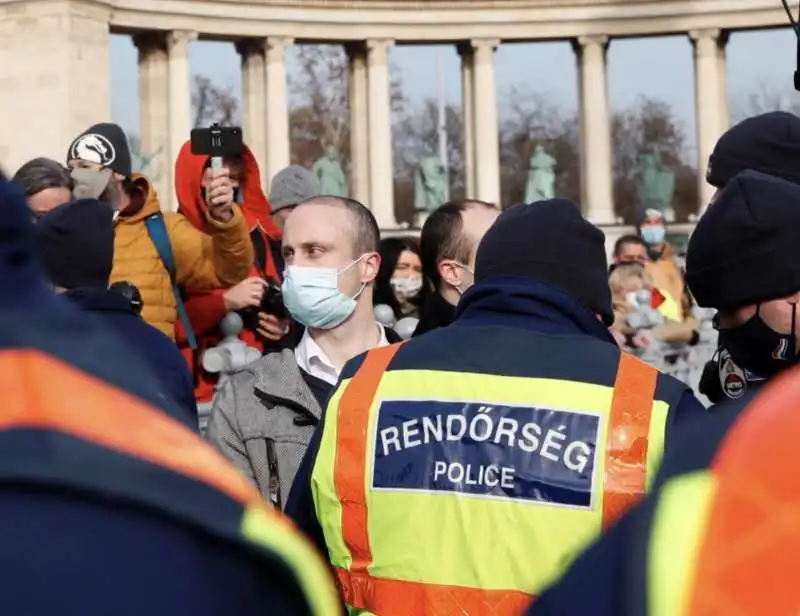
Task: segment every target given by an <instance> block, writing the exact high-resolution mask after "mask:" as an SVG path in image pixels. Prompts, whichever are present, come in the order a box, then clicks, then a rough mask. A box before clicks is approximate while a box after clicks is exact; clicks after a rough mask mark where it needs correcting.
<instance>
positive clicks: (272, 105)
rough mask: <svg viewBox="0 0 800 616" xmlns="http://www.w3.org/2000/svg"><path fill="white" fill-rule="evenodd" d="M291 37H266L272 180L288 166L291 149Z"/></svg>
mask: <svg viewBox="0 0 800 616" xmlns="http://www.w3.org/2000/svg"><path fill="white" fill-rule="evenodd" d="M293 42H294V41H293V40H292V39H290V38H286V37H279V36H270V37H268V38H267V39H266V43H265V44H266V67H265V86H266V97H265V100H266V106H267V109H266V116H267V136H266V137H267V164H266V172H267V177H268V178H269V179H270V180H272V178H273V177H274V176H275V174H276V173H278V171H280V170H281V169H283V168H284V167H287V166H288V165H289V160H290V149H289V105H288V102H287V100H286V64H285V60H286V48H287V47H289V46H290V45H291V44H292V43H293Z"/></svg>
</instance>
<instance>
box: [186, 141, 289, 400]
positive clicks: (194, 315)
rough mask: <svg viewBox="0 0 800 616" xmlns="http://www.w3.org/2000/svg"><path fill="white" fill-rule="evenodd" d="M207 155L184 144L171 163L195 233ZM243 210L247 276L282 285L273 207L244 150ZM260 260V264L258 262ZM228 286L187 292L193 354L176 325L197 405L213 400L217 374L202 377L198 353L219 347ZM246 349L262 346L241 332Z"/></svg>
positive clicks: (201, 217) (200, 222)
mask: <svg viewBox="0 0 800 616" xmlns="http://www.w3.org/2000/svg"><path fill="white" fill-rule="evenodd" d="M207 161H208V156H205V155H196V154H192V150H191V142H188V141H187V142H186V143H185V144H184V145H183V147H182V148H181V151H180V153H179V154H178V158H177V159H176V161H175V191H176V193H177V196H178V203H179V211H180V212H181V213H182V214H183V215H184V216H185V217H186V219H187V220H188V221H190V222H191V223H192V224H193V225H194V226H195V227H197V228H198V229H205V225H206V224H207V221H208V216H207V214H206V212H207V209H206V202H205V195H204V193H203V188H202V183H201V180H202V177H203V172H204V170H205V166H206V163H207ZM242 163H243V168H242V179H241V182H240V188H241V195H242V197H241V204H240V207H241V211H242V214H243V215H244V220H245V223H246V225H247V229H248V230H249V234H250V241H251V244H252V245H253V248H254V252H255V254H256V255H261V256H262V257H263V259H259V258H258V257H256V259H255V262H254V264H253V267H252V268H251V270H250V272H249V273H248V275H249V276H259V277H261V278H264V277H266V278H272V279H273V280H275V281H276V282H280V275H279V273H278V271H277V269H276V267H275V262H274V260H273V258H272V250H271V247H272V246H273V245H275V244H276V243H277V244H280V241H281V232H280V230H279V229H278V228H277V227H276V226H275V223H274V222H273V221H272V208H271V207H270V205H269V202H268V201H267V198H266V196H265V195H264V190H263V189H262V187H261V172H260V171H259V168H258V162H257V161H256V158H255V156H254V155H253V153H252V151H251V150H250V149H249V148H247V147H245V149H244V151H243V153H242ZM259 261H262V263H259ZM230 286H231V285H227V286H225V288H219V289H216V290H214V291H210V292H203V291H201V290H200V289H197V288H189V289H187V295H188V297H187V301H186V312H187V313H188V314H189V320H190V321H191V323H192V328H193V329H194V333H195V336H196V337H197V347H198V348H197V351H196V352H194V353H193V352H192V351H191V349H189V348H188V346H187V345H186V340H185V336H184V332H183V327H182V326H181V325H180V324H179V325H178V337H177V340H178V343H179V345H181V351H182V352H183V355H184V357H185V358H186V361H187V362H188V364H189V367H190V369H191V370H192V373H193V374H194V375H195V396H196V397H197V399H198V400H199V401H200V402H207V401H209V400H211V398H212V397H213V395H214V387H215V385H216V381H217V375H215V374H209V373H206V372H204V371H203V370H201V369H200V368H199V366H198V365H197V362H198V359H199V358H201V357H202V353H203V352H204V351H205V350H206V349H208V348H211V347H214V346H216V345H217V343H218V342H219V341H220V340H221V339H222V337H221V335H220V332H219V328H218V325H219V322H220V321H221V320H222V318H223V317H224V316H225V314H226V313H227V309H226V307H225V300H224V298H223V294H224V293H225V291H226V290H227V289H228V288H229V287H230ZM239 337H240V338H241V339H242V340H244V341H245V342H246V343H247V344H248V345H250V346H253V347H256V348H258V349H259V350H263V344H262V342H261V340H259V339H258V337H257V336H256V334H255V333H253V332H251V331H249V330H243V331H242V333H241V335H240V336H239Z"/></svg>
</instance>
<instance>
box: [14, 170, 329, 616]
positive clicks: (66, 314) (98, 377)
mask: <svg viewBox="0 0 800 616" xmlns="http://www.w3.org/2000/svg"><path fill="white" fill-rule="evenodd" d="M0 209H1V210H2V212H3V216H2V217H0V387H2V391H3V404H2V406H0V544H1V545H2V546H3V547H2V550H0V594H1V595H2V606H3V607H2V611H3V613H4V614H31V615H41V614H84V615H87V616H100V615H103V614H115V615H117V616H138V615H140V614H149V615H151V616H172V615H175V614H193V615H194V616H200V615H203V616H218V615H219V614H249V613H257V612H259V611H263V610H264V609H265V606H267V607H266V609H267V610H268V612H269V613H270V614H278V615H280V616H295V615H298V614H312V615H314V616H328V615H331V614H338V610H339V606H338V600H337V598H336V594H335V591H334V589H333V586H332V584H331V583H330V580H329V579H328V573H327V571H326V567H325V565H324V563H323V562H322V561H320V560H319V559H318V557H317V556H316V555H315V554H314V550H313V548H312V547H310V546H308V545H307V544H306V543H305V541H304V540H303V539H302V538H301V537H300V536H298V534H297V533H296V532H295V531H293V530H292V529H291V528H290V526H289V525H288V524H287V523H286V522H285V521H283V520H282V519H280V518H279V517H277V516H276V515H275V514H273V513H272V512H271V511H270V510H269V509H268V507H269V506H268V505H267V504H266V503H264V501H262V500H261V498H260V497H259V495H258V493H257V492H256V491H255V490H254V488H253V487H252V486H250V484H249V483H248V482H247V480H246V479H244V478H243V477H241V476H240V475H239V474H238V473H237V472H236V470H235V469H234V468H233V467H231V466H230V465H229V464H228V463H227V462H226V461H225V460H224V459H223V458H222V457H221V456H219V455H218V454H217V453H216V452H215V451H214V450H213V449H212V448H211V446H210V445H208V444H206V443H205V442H204V441H203V440H202V439H201V438H200V437H199V436H198V435H195V434H193V433H192V432H191V431H190V430H188V429H187V428H186V427H184V426H182V425H181V424H180V423H179V422H178V421H176V420H175V419H173V418H171V417H170V416H169V413H174V414H179V411H177V410H176V409H175V408H174V406H175V404H176V403H175V402H174V401H172V400H171V399H169V398H168V397H165V396H163V395H162V394H161V391H162V389H163V388H162V387H160V386H159V385H158V384H157V383H156V381H155V380H154V378H153V376H152V375H151V374H150V372H149V370H148V369H147V367H146V365H145V364H143V363H142V360H140V359H139V358H138V356H137V354H136V353H134V352H132V351H131V352H128V353H126V352H124V350H123V348H122V342H121V340H120V339H118V338H117V337H115V336H113V335H112V334H113V332H111V331H110V330H106V328H105V327H103V324H98V323H97V322H96V321H95V319H94V318H92V317H90V316H89V315H86V314H85V313H82V312H79V311H77V310H76V309H75V308H74V306H72V305H71V304H70V303H69V302H68V301H66V300H65V299H64V298H63V297H56V296H55V295H53V293H52V292H51V291H50V290H49V289H48V288H47V287H46V286H45V283H44V279H43V273H42V271H41V269H40V268H39V266H38V262H37V260H36V258H35V257H36V255H35V254H34V241H33V227H32V223H31V220H30V213H29V210H28V209H27V208H26V206H25V201H24V196H23V194H22V192H21V191H20V190H19V189H18V188H16V187H14V186H12V185H11V184H10V183H9V182H7V181H5V180H0ZM210 582H211V583H210Z"/></svg>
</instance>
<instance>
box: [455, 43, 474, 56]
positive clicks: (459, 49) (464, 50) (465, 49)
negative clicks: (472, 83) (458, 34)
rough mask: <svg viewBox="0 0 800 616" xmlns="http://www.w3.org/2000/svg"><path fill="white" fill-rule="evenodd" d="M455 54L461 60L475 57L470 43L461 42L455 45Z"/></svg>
mask: <svg viewBox="0 0 800 616" xmlns="http://www.w3.org/2000/svg"><path fill="white" fill-rule="evenodd" d="M456 53H458V55H459V56H461V58H462V60H463V59H464V58H471V57H472V56H473V55H475V49H473V47H472V41H461V42H459V43H456Z"/></svg>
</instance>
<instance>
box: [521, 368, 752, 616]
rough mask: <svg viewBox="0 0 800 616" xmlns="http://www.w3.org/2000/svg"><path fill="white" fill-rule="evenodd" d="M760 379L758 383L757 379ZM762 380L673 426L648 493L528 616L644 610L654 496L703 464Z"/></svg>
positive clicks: (638, 613)
mask: <svg viewBox="0 0 800 616" xmlns="http://www.w3.org/2000/svg"><path fill="white" fill-rule="evenodd" d="M762 385H763V383H762ZM760 389H761V385H759V386H755V387H751V388H748V390H747V393H746V394H745V395H744V396H742V397H741V398H739V399H737V400H728V401H726V402H723V403H721V404H718V405H715V406H713V407H711V409H709V411H710V412H709V414H708V415H705V416H700V417H697V418H694V419H693V420H692V421H689V422H686V423H685V424H684V425H682V426H681V427H680V429H679V430H677V432H676V434H675V435H674V437H673V438H672V440H671V442H670V446H669V447H668V448H667V449H666V450H665V452H664V459H663V461H662V463H661V467H660V468H659V472H658V474H657V476H656V479H655V481H654V483H653V489H652V491H651V493H650V494H649V495H648V496H647V498H646V499H645V500H644V501H643V502H642V503H640V504H639V505H638V506H636V507H635V508H634V509H633V510H631V512H630V513H628V515H626V516H625V517H623V518H622V519H621V520H620V521H619V522H618V523H617V524H616V525H615V526H614V527H613V528H611V529H610V530H609V531H608V532H607V533H606V534H605V535H603V536H602V537H601V538H600V539H598V540H597V541H596V542H595V543H594V544H592V545H591V546H590V547H589V548H588V549H587V550H586V551H585V552H584V553H583V554H582V555H581V556H579V557H578V558H577V559H576V560H575V562H574V563H573V564H572V566H571V567H570V569H569V570H568V571H567V572H566V574H565V575H564V576H563V577H562V578H561V579H560V580H559V581H558V582H557V583H556V584H555V585H554V586H552V587H551V588H550V589H548V590H547V591H545V592H544V593H543V594H542V595H541V596H540V598H539V599H538V600H537V601H535V602H534V604H533V606H532V607H531V608H530V609H529V610H528V612H527V614H528V616H562V615H563V614H581V613H585V614H592V615H593V616H647V614H649V613H650V610H648V605H647V572H648V566H647V560H648V540H649V537H650V532H651V528H652V522H653V516H654V514H655V510H656V504H657V502H658V497H659V494H660V492H661V489H662V487H663V486H664V484H665V483H666V482H667V481H668V480H669V479H670V478H672V477H675V476H678V475H683V474H686V473H691V472H693V471H697V470H700V469H704V468H707V467H708V466H709V465H710V464H711V462H712V461H713V458H714V455H715V454H716V451H717V448H718V447H719V446H720V444H721V443H722V441H723V440H724V438H725V435H726V434H727V433H728V431H729V430H730V428H731V426H732V425H733V424H734V423H735V422H736V419H737V418H738V417H739V415H740V413H741V411H742V410H743V409H744V408H745V407H746V406H747V405H748V403H749V402H750V401H751V400H752V399H753V398H754V397H755V396H756V394H758V392H759V390H760Z"/></svg>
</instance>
